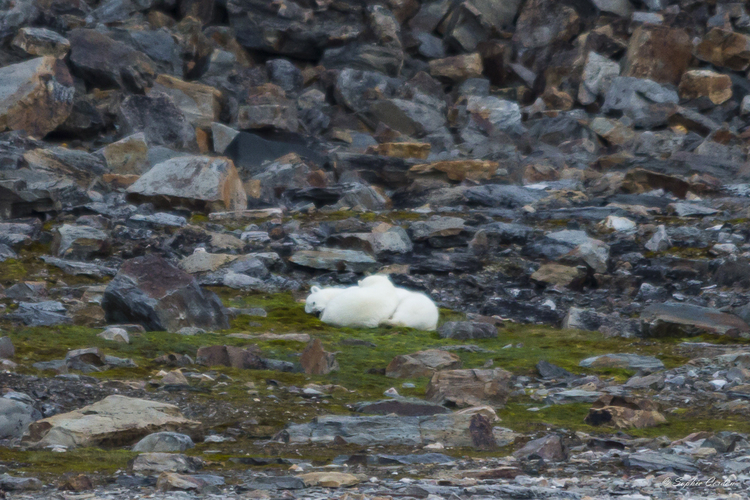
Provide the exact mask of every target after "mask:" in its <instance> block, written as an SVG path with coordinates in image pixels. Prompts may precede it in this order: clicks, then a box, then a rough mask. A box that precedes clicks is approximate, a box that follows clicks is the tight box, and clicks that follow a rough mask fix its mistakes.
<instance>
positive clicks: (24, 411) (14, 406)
mask: <svg viewBox="0 0 750 500" xmlns="http://www.w3.org/2000/svg"><path fill="white" fill-rule="evenodd" d="M40 417H41V415H39V412H38V411H36V410H35V409H34V407H32V406H31V405H28V404H26V403H23V402H21V401H16V400H14V399H9V398H7V397H3V398H0V439H9V438H11V439H14V438H20V437H21V436H22V435H23V434H24V433H25V432H26V430H27V429H28V428H29V424H31V423H32V422H33V421H34V420H37V419H38V418H40Z"/></svg>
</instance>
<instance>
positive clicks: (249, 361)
mask: <svg viewBox="0 0 750 500" xmlns="http://www.w3.org/2000/svg"><path fill="white" fill-rule="evenodd" d="M195 362H196V363H198V364H201V365H205V366H231V367H232V368H237V369H238V370H263V369H266V367H267V366H266V362H265V360H264V359H263V358H261V357H260V356H259V355H258V351H257V349H242V348H241V347H234V346H228V345H214V346H204V347H201V348H199V349H198V353H197V354H196V356H195Z"/></svg>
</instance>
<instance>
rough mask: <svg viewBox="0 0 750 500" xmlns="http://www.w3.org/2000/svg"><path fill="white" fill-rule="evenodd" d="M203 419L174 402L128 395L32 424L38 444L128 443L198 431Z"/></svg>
mask: <svg viewBox="0 0 750 500" xmlns="http://www.w3.org/2000/svg"><path fill="white" fill-rule="evenodd" d="M199 426H200V422H196V421H194V420H188V419H186V418H185V417H183V416H182V414H181V413H180V410H179V408H177V407H176V406H174V405H170V404H165V403H158V402H155V401H147V400H145V399H136V398H129V397H125V396H107V397H106V398H104V399H103V400H101V401H99V402H97V403H94V404H91V405H88V406H85V407H83V408H80V409H78V410H74V411H72V412H68V413H61V414H58V415H55V416H52V417H49V418H45V419H42V420H38V421H36V422H34V423H33V424H32V425H30V426H29V434H28V438H27V439H28V441H29V442H32V443H34V445H35V446H38V447H45V446H67V447H70V448H72V447H79V446H101V445H105V444H110V445H127V444H130V443H133V442H135V441H137V440H139V439H140V438H142V437H143V436H145V435H148V434H150V433H152V432H157V431H160V430H170V431H178V430H187V431H195V430H197V429H198V427H199Z"/></svg>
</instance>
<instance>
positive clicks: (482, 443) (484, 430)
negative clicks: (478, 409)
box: [469, 413, 497, 450]
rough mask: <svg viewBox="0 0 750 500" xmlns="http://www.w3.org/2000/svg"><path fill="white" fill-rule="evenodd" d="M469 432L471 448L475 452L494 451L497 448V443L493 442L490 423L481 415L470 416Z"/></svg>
mask: <svg viewBox="0 0 750 500" xmlns="http://www.w3.org/2000/svg"><path fill="white" fill-rule="evenodd" d="M469 432H470V433H471V443H472V446H473V448H475V449H477V450H494V449H495V448H497V441H495V436H494V435H493V432H492V422H491V421H490V419H489V418H487V417H486V416H484V415H482V414H481V413H477V414H474V415H472V417H471V423H470V424H469Z"/></svg>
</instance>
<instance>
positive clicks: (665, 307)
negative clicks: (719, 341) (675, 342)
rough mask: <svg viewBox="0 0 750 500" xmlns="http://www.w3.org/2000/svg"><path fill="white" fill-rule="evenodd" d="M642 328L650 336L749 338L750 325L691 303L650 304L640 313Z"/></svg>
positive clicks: (729, 315) (736, 318)
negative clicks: (702, 335)
mask: <svg viewBox="0 0 750 500" xmlns="http://www.w3.org/2000/svg"><path fill="white" fill-rule="evenodd" d="M641 321H642V322H643V326H644V331H645V332H646V333H647V334H648V335H650V336H653V337H664V336H671V335H679V336H693V335H700V334H701V333H712V334H714V335H727V336H730V337H734V338H750V325H748V324H747V323H745V321H744V320H742V319H741V318H739V317H737V316H735V315H733V314H728V313H725V312H720V311H718V310H716V309H712V308H709V307H700V306H695V305H692V304H677V303H666V304H652V305H650V306H648V307H646V308H645V309H644V310H643V312H642V313H641Z"/></svg>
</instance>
